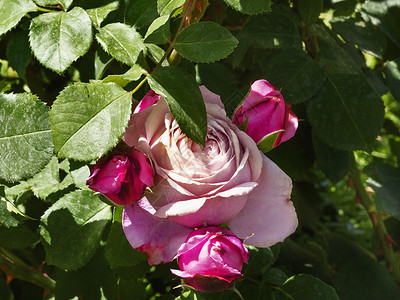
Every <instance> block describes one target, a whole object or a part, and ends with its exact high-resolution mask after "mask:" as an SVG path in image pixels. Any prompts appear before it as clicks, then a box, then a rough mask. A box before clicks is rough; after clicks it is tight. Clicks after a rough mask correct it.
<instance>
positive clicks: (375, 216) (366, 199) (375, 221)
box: [350, 153, 400, 282]
mask: <svg viewBox="0 0 400 300" xmlns="http://www.w3.org/2000/svg"><path fill="white" fill-rule="evenodd" d="M350 176H351V178H352V179H353V183H354V188H355V190H356V193H357V195H358V197H359V199H360V203H361V205H362V206H364V208H365V209H366V210H367V212H368V215H369V217H370V219H371V222H372V225H373V227H374V230H375V233H376V235H377V237H378V240H379V243H380V245H381V247H382V250H383V256H384V258H385V261H386V264H387V267H388V269H389V271H391V273H392V275H393V277H394V279H395V280H396V281H397V282H400V269H399V264H398V262H397V260H396V257H395V255H394V251H393V247H392V240H391V238H390V236H389V234H388V232H387V230H386V226H385V223H384V222H383V218H382V215H381V214H380V213H379V212H377V211H376V207H375V203H374V201H373V200H372V199H371V197H370V196H369V195H368V193H367V191H366V190H365V187H364V184H363V182H362V180H361V177H360V170H359V169H358V166H357V163H356V160H355V157H354V153H351V155H350Z"/></svg>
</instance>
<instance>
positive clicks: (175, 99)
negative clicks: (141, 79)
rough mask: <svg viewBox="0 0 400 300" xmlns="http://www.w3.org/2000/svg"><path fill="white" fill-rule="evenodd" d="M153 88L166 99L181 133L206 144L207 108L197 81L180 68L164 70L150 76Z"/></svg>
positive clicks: (165, 68) (196, 141)
mask: <svg viewBox="0 0 400 300" xmlns="http://www.w3.org/2000/svg"><path fill="white" fill-rule="evenodd" d="M148 81H149V85H150V87H151V88H152V89H153V90H154V91H155V92H156V93H157V94H160V95H162V96H163V97H164V99H165V101H166V102H167V103H168V106H169V109H170V110H171V113H172V115H173V116H174V117H175V119H176V121H177V122H178V124H179V126H180V128H181V130H182V132H183V133H184V134H186V135H187V136H188V138H190V139H191V140H193V141H194V142H195V143H197V144H201V145H204V143H205V139H206V135H207V115H206V108H205V104H204V101H203V97H202V95H201V92H200V89H199V87H198V86H197V83H196V81H195V79H194V78H193V77H192V76H191V75H190V74H189V73H187V72H186V71H183V70H182V69H179V68H177V67H164V68H160V69H158V70H156V71H155V72H154V73H153V74H152V75H149V76H148Z"/></svg>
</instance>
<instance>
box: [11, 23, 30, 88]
mask: <svg viewBox="0 0 400 300" xmlns="http://www.w3.org/2000/svg"><path fill="white" fill-rule="evenodd" d="M6 55H7V59H8V61H9V63H10V65H11V67H12V68H13V69H14V70H15V71H17V73H18V76H19V77H21V78H22V79H24V81H26V76H25V72H26V67H27V66H28V64H29V62H30V60H31V56H32V54H31V48H29V38H28V33H27V31H19V32H16V33H14V35H13V36H12V37H11V39H10V41H9V42H8V45H7V54H6Z"/></svg>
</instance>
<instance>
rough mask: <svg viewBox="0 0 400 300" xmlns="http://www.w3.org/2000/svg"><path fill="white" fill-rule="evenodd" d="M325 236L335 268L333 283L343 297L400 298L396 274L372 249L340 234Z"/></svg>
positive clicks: (362, 299) (367, 299)
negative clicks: (377, 258) (391, 273)
mask: <svg viewBox="0 0 400 300" xmlns="http://www.w3.org/2000/svg"><path fill="white" fill-rule="evenodd" d="M324 238H325V239H326V240H327V242H328V260H329V262H330V263H331V265H332V266H333V267H334V268H335V272H334V273H333V274H332V279H331V284H332V285H333V287H334V288H335V289H336V292H337V293H338V295H339V297H340V299H341V300H376V299H400V290H399V287H398V285H397V284H396V282H395V281H394V279H393V277H392V276H391V275H390V274H389V272H388V270H387V268H386V267H385V266H384V265H383V264H381V262H379V261H378V260H376V259H375V258H374V257H373V255H372V254H371V253H370V252H367V251H366V250H365V249H364V248H362V247H361V246H359V245H357V244H355V243H353V242H351V241H349V240H346V239H344V238H342V237H340V236H338V235H331V234H325V235H324Z"/></svg>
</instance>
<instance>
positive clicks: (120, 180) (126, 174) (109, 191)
mask: <svg viewBox="0 0 400 300" xmlns="http://www.w3.org/2000/svg"><path fill="white" fill-rule="evenodd" d="M153 177H154V170H153V168H152V166H151V164H150V161H149V159H148V158H147V156H146V155H144V154H143V153H142V152H140V151H139V150H136V149H133V148H129V149H128V151H127V152H118V153H115V155H113V154H111V155H108V156H106V157H103V158H101V159H99V160H98V161H97V163H96V164H95V166H94V168H93V172H92V174H91V175H90V177H89V178H88V179H87V180H86V184H87V185H89V187H90V188H91V189H92V190H94V191H96V192H100V193H102V194H104V195H106V196H107V197H108V198H109V199H110V200H111V201H112V202H114V203H115V204H117V205H126V204H130V203H133V202H135V201H136V200H138V199H140V198H141V197H142V195H143V193H144V191H145V190H146V188H147V187H151V186H152V185H153Z"/></svg>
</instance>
